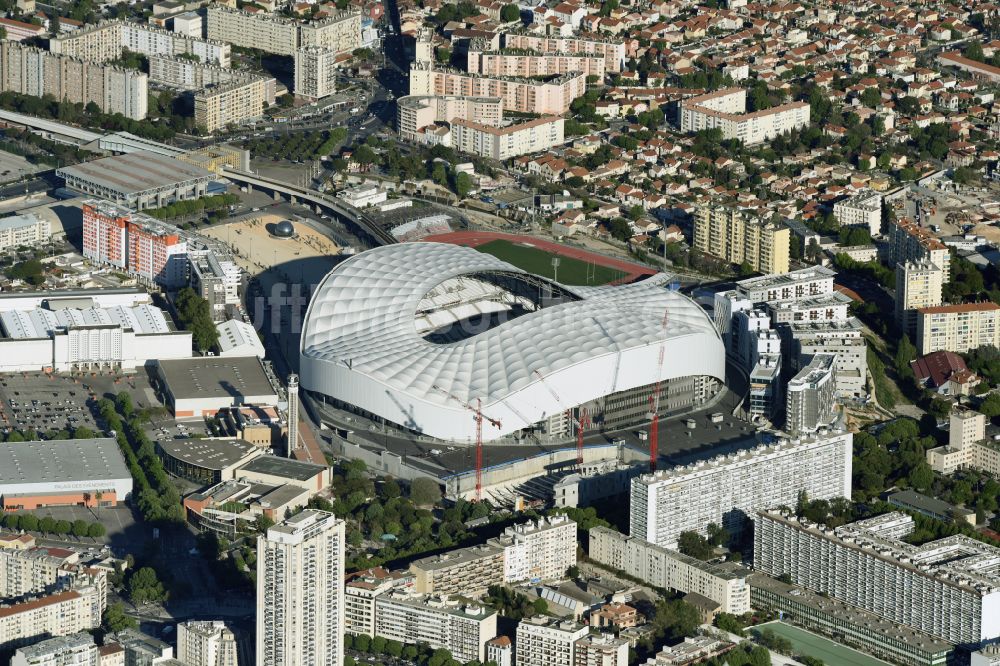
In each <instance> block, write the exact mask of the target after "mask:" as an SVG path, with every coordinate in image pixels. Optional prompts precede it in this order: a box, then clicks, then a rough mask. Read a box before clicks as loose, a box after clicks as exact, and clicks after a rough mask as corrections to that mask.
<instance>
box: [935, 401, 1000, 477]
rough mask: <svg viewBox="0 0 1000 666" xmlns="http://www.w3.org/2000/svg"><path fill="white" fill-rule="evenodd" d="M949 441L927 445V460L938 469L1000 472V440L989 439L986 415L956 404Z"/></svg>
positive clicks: (950, 422)
mask: <svg viewBox="0 0 1000 666" xmlns="http://www.w3.org/2000/svg"><path fill="white" fill-rule="evenodd" d="M949 425H950V429H949V431H948V443H947V444H946V445H944V446H938V447H935V448H933V449H928V450H927V453H926V456H927V464H928V465H930V466H931V469H933V470H934V471H935V472H940V473H941V474H952V473H954V472H955V471H957V470H959V469H975V470H979V471H982V472H986V473H988V474H992V475H1000V444H998V443H997V442H995V441H992V440H987V439H986V416H984V415H983V414H980V413H979V412H975V411H972V410H971V409H962V408H957V407H956V408H955V409H953V410H952V412H951V416H950V417H949Z"/></svg>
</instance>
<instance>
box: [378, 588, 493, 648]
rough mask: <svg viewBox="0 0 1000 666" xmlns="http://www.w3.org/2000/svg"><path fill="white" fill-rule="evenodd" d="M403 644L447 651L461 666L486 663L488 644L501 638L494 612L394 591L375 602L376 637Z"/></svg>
mask: <svg viewBox="0 0 1000 666" xmlns="http://www.w3.org/2000/svg"><path fill="white" fill-rule="evenodd" d="M373 635H374V636H381V637H383V638H385V639H386V640H397V641H399V642H401V643H407V644H417V643H426V644H427V645H428V646H430V648H431V649H434V650H437V649H441V648H443V649H445V650H448V651H449V652H451V656H452V657H453V658H455V659H457V660H458V661H459V662H461V663H463V664H464V663H466V662H469V661H473V660H478V661H480V662H485V661H486V642H487V641H488V640H490V639H491V638H493V637H494V636H496V635H497V613H496V611H494V610H493V609H492V608H487V607H485V606H479V605H475V604H464V605H463V604H461V603H459V602H458V601H453V600H448V599H442V598H440V597H430V596H427V595H422V594H412V593H406V592H403V591H393V592H386V593H385V594H381V595H379V596H378V597H376V599H375V633H374V634H373Z"/></svg>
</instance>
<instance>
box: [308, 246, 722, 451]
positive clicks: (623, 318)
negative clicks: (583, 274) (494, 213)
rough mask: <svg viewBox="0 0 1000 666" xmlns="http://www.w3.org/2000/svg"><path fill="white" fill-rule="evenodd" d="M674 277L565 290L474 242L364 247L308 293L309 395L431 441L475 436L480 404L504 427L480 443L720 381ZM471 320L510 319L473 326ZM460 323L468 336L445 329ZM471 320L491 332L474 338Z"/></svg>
mask: <svg viewBox="0 0 1000 666" xmlns="http://www.w3.org/2000/svg"><path fill="white" fill-rule="evenodd" d="M669 280H670V276H668V275H665V274H658V275H655V276H652V277H650V278H648V279H646V280H643V281H641V282H637V283H633V284H629V285H621V286H601V287H568V286H565V285H559V284H557V283H554V282H552V281H551V280H548V279H545V278H540V277H538V276H533V275H531V274H529V273H526V272H524V271H522V270H520V269H518V268H515V267H514V266H511V265H510V264H508V263H506V262H504V261H502V260H500V259H497V258H496V257H493V256H491V255H488V254H484V253H481V252H478V251H477V250H474V249H471V248H467V247H461V246H456V245H448V244H444V243H403V244H398V245H388V246H383V247H379V248H375V249H373V250H368V251H367V252H364V253H362V254H359V255H356V256H354V257H351V258H350V259H348V260H346V261H344V262H343V263H341V264H340V265H338V266H337V267H336V268H335V269H334V270H333V271H331V272H330V273H329V274H328V275H327V276H326V277H325V278H324V279H323V281H322V282H321V283H320V285H319V287H318V288H317V289H316V292H315V294H314V295H313V298H312V301H311V303H310V304H309V310H308V312H307V314H306V319H305V324H304V327H303V333H302V343H301V344H302V346H301V354H302V359H301V364H300V366H301V367H300V369H301V375H302V386H303V387H304V388H306V389H308V390H311V391H316V392H319V393H323V394H326V395H328V396H331V397H333V398H335V399H337V400H341V401H343V402H346V403H350V404H352V405H354V406H356V407H359V408H361V409H363V410H365V411H368V412H371V413H373V414H377V415H379V416H381V417H383V418H386V419H388V420H389V421H392V422H394V423H397V424H400V425H403V426H405V427H407V428H409V429H411V430H415V431H417V432H421V433H424V434H426V435H430V436H432V437H438V438H441V439H448V440H461V441H468V440H470V439H471V438H473V437H474V436H475V423H474V420H473V418H472V414H471V412H470V411H469V408H468V406H467V405H470V404H472V403H473V402H475V401H477V400H481V401H482V411H483V414H484V415H485V416H487V417H489V418H492V419H495V420H499V421H500V422H501V424H502V425H501V427H500V428H495V427H491V426H490V425H489V424H488V423H487V424H485V425H484V427H483V438H484V440H485V439H494V438H497V437H500V436H502V435H505V434H508V433H511V432H514V431H517V430H520V429H522V428H525V427H528V426H531V425H532V424H534V423H537V422H539V421H543V420H545V419H547V418H548V417H550V416H552V415H553V414H555V413H558V412H562V411H565V410H566V409H568V408H570V407H573V406H576V405H579V404H583V403H586V402H588V401H590V400H593V399H596V398H599V397H602V396H604V395H608V394H609V393H614V392H616V391H623V390H626V389H631V388H636V387H640V386H645V385H648V384H652V383H653V382H655V381H658V380H666V379H674V378H678V377H686V376H691V375H710V376H713V377H717V378H719V379H723V378H724V377H725V352H724V349H723V345H722V341H721V339H720V338H719V334H718V332H717V331H716V329H715V326H714V325H713V323H712V321H711V320H710V319H709V317H708V316H707V315H706V314H705V312H704V311H703V310H702V309H701V308H700V307H699V306H698V305H697V304H695V303H694V302H693V301H691V300H690V299H688V298H687V297H685V296H683V295H682V294H679V293H677V292H674V291H669V290H668V289H667V288H666V287H665V284H666V282H668V281H669ZM511 286H513V288H514V290H515V291H517V292H518V293H516V294H515V293H513V292H511V291H509V290H508V288H510V287H511ZM532 290H534V293H535V294H536V295H537V293H538V291H539V290H542V291H548V290H552V293H554V295H555V299H554V301H553V303H554V304H546V303H544V302H543V303H542V307H540V308H537V309H536V307H537V298H534V299H533V297H532ZM551 300H552V299H550V301H551ZM665 312H666V313H667V325H666V328H664V327H663V319H664V313H665ZM477 314H485V315H486V316H491V315H492V316H497V315H499V316H500V317H501V319H502V321H500V322H499V323H494V324H493V325H492V327H487V326H484V325H482V324H470V323H469V322H468V318H469V317H471V316H475V315H477ZM463 320H464V322H465V325H463V326H462V328H463V331H464V332H463V333H462V334H460V335H458V336H450V337H449V336H448V335H443V334H440V331H441V330H442V327H444V328H446V327H447V325H448V324H449V323H454V322H456V321H463ZM477 325H478V326H479V328H481V329H486V330H483V331H482V332H479V333H475V334H470V331H469V329H470V328H474V327H476V326H477ZM663 345H666V348H665V360H664V363H663V367H662V372H661V373H658V372H657V369H658V367H659V364H658V360H659V355H660V349H661V347H663ZM658 375H659V376H658Z"/></svg>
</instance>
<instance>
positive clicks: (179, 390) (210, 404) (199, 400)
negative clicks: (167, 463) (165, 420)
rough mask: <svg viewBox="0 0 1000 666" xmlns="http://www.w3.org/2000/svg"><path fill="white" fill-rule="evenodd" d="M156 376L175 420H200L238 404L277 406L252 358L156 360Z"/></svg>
mask: <svg viewBox="0 0 1000 666" xmlns="http://www.w3.org/2000/svg"><path fill="white" fill-rule="evenodd" d="M156 373H157V375H158V378H159V380H160V382H161V383H162V388H163V392H164V394H165V395H166V397H167V402H168V403H169V404H170V408H171V410H172V411H173V413H174V416H175V417H176V418H185V417H197V418H201V417H202V416H204V415H211V414H216V413H218V411H219V410H221V409H225V408H227V407H238V406H240V405H263V406H271V407H274V406H276V405H277V404H278V394H277V392H276V391H275V390H274V387H273V386H271V382H270V380H269V379H268V377H267V374H266V373H265V372H264V367H263V366H262V365H261V363H260V359H258V358H257V357H255V356H250V357H242V358H218V357H212V356H209V357H203V358H191V359H184V360H179V359H178V360H168V361H159V362H158V363H157V364H156Z"/></svg>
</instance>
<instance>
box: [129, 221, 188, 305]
mask: <svg viewBox="0 0 1000 666" xmlns="http://www.w3.org/2000/svg"><path fill="white" fill-rule="evenodd" d="M126 238H127V239H128V263H127V265H126V269H127V270H128V273H129V275H133V276H135V277H136V278H138V279H139V281H140V282H143V283H144V284H159V285H163V286H165V287H167V288H169V289H176V288H179V287H183V286H185V285H186V284H187V241H186V240H185V239H183V238H182V237H181V235H180V233H179V230H178V229H177V227H175V226H174V225H172V224H166V223H163V222H158V221H154V220H153V219H151V218H145V219H143V218H140V217H139V216H133V218H132V219H131V220H129V223H128V229H127V230H126Z"/></svg>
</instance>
